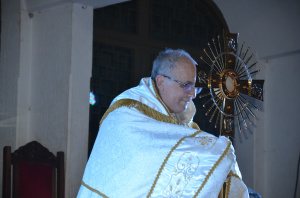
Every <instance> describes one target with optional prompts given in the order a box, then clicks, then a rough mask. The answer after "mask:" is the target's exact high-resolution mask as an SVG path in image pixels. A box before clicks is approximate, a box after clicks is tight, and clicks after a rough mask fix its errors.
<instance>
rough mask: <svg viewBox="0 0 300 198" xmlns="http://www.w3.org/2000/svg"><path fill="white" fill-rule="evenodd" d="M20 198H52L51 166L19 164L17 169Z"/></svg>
mask: <svg viewBox="0 0 300 198" xmlns="http://www.w3.org/2000/svg"><path fill="white" fill-rule="evenodd" d="M19 171H20V172H19V189H18V194H19V196H18V197H20V198H52V193H53V189H52V188H53V186H52V177H53V176H52V175H53V174H52V171H53V168H52V166H51V165H47V164H35V163H25V162H23V163H21V164H20V169H19Z"/></svg>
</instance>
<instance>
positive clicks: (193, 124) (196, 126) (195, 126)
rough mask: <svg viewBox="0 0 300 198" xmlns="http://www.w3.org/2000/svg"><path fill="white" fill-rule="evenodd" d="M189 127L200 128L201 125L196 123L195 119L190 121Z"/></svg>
mask: <svg viewBox="0 0 300 198" xmlns="http://www.w3.org/2000/svg"><path fill="white" fill-rule="evenodd" d="M188 127H190V128H193V129H196V130H200V127H199V126H198V124H197V123H195V122H193V121H190V122H189V123H188Z"/></svg>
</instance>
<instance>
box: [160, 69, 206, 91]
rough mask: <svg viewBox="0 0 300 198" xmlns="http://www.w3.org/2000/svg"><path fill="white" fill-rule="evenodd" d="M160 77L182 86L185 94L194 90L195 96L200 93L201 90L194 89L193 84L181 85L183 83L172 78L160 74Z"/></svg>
mask: <svg viewBox="0 0 300 198" xmlns="http://www.w3.org/2000/svg"><path fill="white" fill-rule="evenodd" d="M161 76H163V77H166V78H169V79H170V80H173V81H174V82H177V83H178V84H180V85H181V86H182V88H183V90H184V92H186V93H188V92H190V91H191V90H192V89H193V88H194V89H195V96H196V95H197V94H198V93H200V91H201V88H199V87H195V85H194V84H193V83H183V82H180V81H179V80H175V79H174V78H171V77H170V76H166V75H163V74H161Z"/></svg>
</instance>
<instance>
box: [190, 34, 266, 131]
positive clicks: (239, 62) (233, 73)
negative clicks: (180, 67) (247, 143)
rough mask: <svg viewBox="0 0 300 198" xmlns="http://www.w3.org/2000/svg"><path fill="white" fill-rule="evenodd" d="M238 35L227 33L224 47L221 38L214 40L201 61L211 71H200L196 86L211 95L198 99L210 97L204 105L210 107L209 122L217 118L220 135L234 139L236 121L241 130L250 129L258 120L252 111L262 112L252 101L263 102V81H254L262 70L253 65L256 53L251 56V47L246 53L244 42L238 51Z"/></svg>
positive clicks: (201, 69)
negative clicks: (255, 119) (255, 75)
mask: <svg viewBox="0 0 300 198" xmlns="http://www.w3.org/2000/svg"><path fill="white" fill-rule="evenodd" d="M237 37H238V34H232V33H224V45H223V46H224V47H223V48H222V47H221V46H222V45H221V43H222V42H221V36H218V37H217V40H215V39H212V43H208V48H209V50H207V49H204V50H203V51H204V54H205V56H204V57H203V56H201V57H200V58H201V60H202V61H203V62H204V63H206V65H208V66H209V69H205V68H200V67H198V68H197V72H198V73H197V78H198V80H197V83H196V86H198V87H202V88H208V89H209V93H207V94H203V95H200V96H199V97H201V98H202V97H208V96H211V97H210V98H209V99H207V101H206V102H205V103H204V104H203V107H205V108H208V109H207V111H206V113H205V115H206V116H210V119H209V121H210V122H212V121H213V120H214V119H215V127H217V126H218V125H219V123H220V134H221V135H225V136H231V137H234V125H235V124H234V118H236V120H237V125H238V128H239V131H240V132H242V131H243V130H242V127H241V125H244V128H245V129H247V128H248V125H249V124H252V123H253V121H252V118H253V117H256V114H255V113H254V111H253V109H257V110H259V108H258V107H256V106H255V105H254V104H253V103H252V102H251V101H250V98H251V97H252V98H255V99H258V100H261V101H263V83H264V81H263V80H253V79H252V75H253V74H255V73H257V72H259V71H260V70H259V69H258V70H254V71H251V70H252V69H253V67H254V66H255V65H256V64H257V62H254V63H252V64H251V65H250V66H248V64H250V63H251V62H252V61H251V59H252V57H253V54H251V55H248V52H249V49H250V48H249V47H248V48H247V49H246V50H243V47H244V44H245V43H244V42H243V43H242V45H241V47H240V49H239V50H237Z"/></svg>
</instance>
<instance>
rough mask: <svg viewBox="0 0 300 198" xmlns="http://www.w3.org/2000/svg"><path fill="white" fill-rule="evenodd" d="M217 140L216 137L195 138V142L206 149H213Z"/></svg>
mask: <svg viewBox="0 0 300 198" xmlns="http://www.w3.org/2000/svg"><path fill="white" fill-rule="evenodd" d="M216 142H217V138H216V137H197V138H195V144H196V145H201V146H203V147H204V148H205V149H211V148H212V147H214V145H215V144H216Z"/></svg>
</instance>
